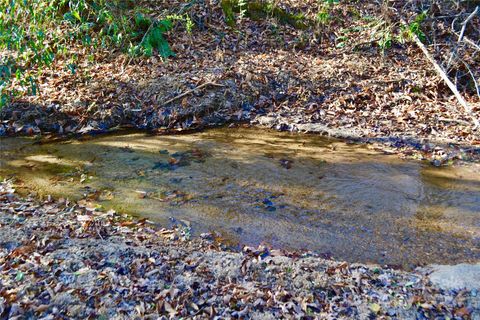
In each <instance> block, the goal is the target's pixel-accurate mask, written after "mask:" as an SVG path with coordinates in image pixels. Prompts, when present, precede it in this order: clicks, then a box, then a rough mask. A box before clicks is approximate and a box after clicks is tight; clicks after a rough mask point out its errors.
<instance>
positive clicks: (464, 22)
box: [458, 6, 479, 43]
mask: <svg viewBox="0 0 480 320" xmlns="http://www.w3.org/2000/svg"><path fill="white" fill-rule="evenodd" d="M478 9H479V6H476V7H475V10H473V12H472V13H470V15H469V16H468V17H467V19H465V21H463V22H462V30H461V31H460V37H459V38H458V43H460V42H461V41H462V39H463V36H464V35H465V29H466V28H467V23H468V22H469V21H470V20H472V19H473V17H475V16H476V14H477V12H478Z"/></svg>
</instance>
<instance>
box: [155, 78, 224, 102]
mask: <svg viewBox="0 0 480 320" xmlns="http://www.w3.org/2000/svg"><path fill="white" fill-rule="evenodd" d="M209 85H211V86H215V87H225V86H224V85H223V84H218V83H215V82H205V83H204V84H201V85H199V86H198V87H196V88H193V89H191V90H188V91H186V92H184V93H182V94H180V95H178V96H176V97H173V98H172V99H170V100H167V101H165V102H164V103H163V104H162V107H164V106H166V105H167V104H169V103H171V102H173V101H175V100H178V99H180V98H183V97H185V96H187V95H189V94H190V93H193V92H195V90H199V89H202V88H204V87H206V86H209Z"/></svg>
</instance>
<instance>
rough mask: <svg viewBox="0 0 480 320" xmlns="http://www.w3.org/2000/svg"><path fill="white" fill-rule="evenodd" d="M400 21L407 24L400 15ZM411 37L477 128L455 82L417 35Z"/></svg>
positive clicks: (479, 124) (471, 110)
mask: <svg viewBox="0 0 480 320" xmlns="http://www.w3.org/2000/svg"><path fill="white" fill-rule="evenodd" d="M400 21H401V22H402V24H403V25H404V26H408V24H407V22H406V21H405V19H403V18H402V17H400ZM412 37H413V40H414V41H415V44H416V45H417V46H418V47H419V48H420V50H422V52H423V54H424V55H425V57H426V58H427V60H428V61H429V62H430V63H431V64H432V65H433V67H434V68H435V71H436V72H437V74H438V75H439V76H440V77H441V78H442V79H443V81H444V82H445V83H446V85H447V86H448V87H449V88H450V90H451V91H452V93H453V94H454V95H455V98H457V101H458V102H459V103H460V104H461V105H462V107H463V108H464V110H465V111H466V112H467V113H468V115H469V116H470V118H472V122H473V124H474V125H475V128H478V127H479V126H480V123H479V121H478V119H477V118H476V117H475V115H474V112H473V109H472V108H471V107H470V105H469V104H468V103H467V101H466V100H465V99H464V98H463V97H462V95H461V94H460V92H458V89H457V87H456V86H455V84H453V82H452V81H451V80H450V79H449V78H448V76H447V74H446V73H445V71H444V70H443V68H442V67H441V66H440V65H439V64H438V63H437V62H436V61H435V59H434V58H433V57H432V56H431V54H430V53H429V52H428V50H427V48H426V47H425V45H424V44H423V43H422V41H420V39H419V38H418V36H417V35H416V34H413V35H412Z"/></svg>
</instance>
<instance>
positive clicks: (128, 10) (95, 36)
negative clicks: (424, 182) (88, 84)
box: [0, 0, 194, 108]
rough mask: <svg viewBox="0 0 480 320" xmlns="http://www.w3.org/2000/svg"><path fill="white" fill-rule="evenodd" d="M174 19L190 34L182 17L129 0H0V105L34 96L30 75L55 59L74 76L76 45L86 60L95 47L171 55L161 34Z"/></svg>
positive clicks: (189, 26) (188, 24) (190, 24)
mask: <svg viewBox="0 0 480 320" xmlns="http://www.w3.org/2000/svg"><path fill="white" fill-rule="evenodd" d="M175 21H181V22H183V23H185V28H186V30H187V31H188V32H189V33H190V32H192V30H193V27H194V24H193V22H192V21H191V19H190V18H189V17H188V15H186V14H185V15H182V16H171V17H165V18H163V19H160V20H158V19H154V18H152V17H149V16H147V15H145V14H144V13H142V10H141V8H138V7H135V6H134V2H133V0H110V1H107V0H29V1H26V0H0V108H1V107H2V106H4V105H5V104H6V103H8V101H9V100H10V99H11V97H12V96H15V95H19V94H35V93H36V92H37V85H36V81H35V79H37V77H38V76H39V75H40V74H41V73H42V71H43V69H44V68H45V67H48V66H49V65H51V64H52V63H53V61H54V60H55V59H56V58H59V57H62V58H65V59H66V60H71V62H70V63H68V64H67V66H66V68H67V69H68V70H70V71H71V72H72V74H74V73H75V72H76V69H77V64H76V63H75V62H74V61H73V60H75V59H74V57H73V55H75V50H74V49H75V48H76V47H78V46H85V47H86V49H87V50H90V55H89V56H88V57H89V59H88V60H89V61H90V62H93V61H94V57H95V55H94V52H95V51H96V50H97V49H99V48H109V49H119V50H124V48H126V49H127V50H128V52H129V53H130V54H132V55H146V56H151V55H153V54H155V53H158V54H159V55H160V56H161V57H164V58H167V57H170V56H173V55H174V53H173V52H172V50H171V48H170V46H169V44H168V42H167V40H166V38H165V33H166V32H167V31H169V30H171V29H172V27H173V23H174V22H175ZM91 57H92V59H90V58H91ZM19 86H20V87H22V88H23V89H21V92H15V91H14V90H13V89H12V88H13V87H17V88H18V87H19Z"/></svg>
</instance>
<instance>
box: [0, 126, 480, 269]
mask: <svg viewBox="0 0 480 320" xmlns="http://www.w3.org/2000/svg"><path fill="white" fill-rule="evenodd" d="M0 144H1V158H0V177H3V178H11V177H14V178H15V179H16V186H17V189H19V190H20V191H23V192H25V193H26V192H32V191H33V192H36V193H37V194H39V195H40V196H44V195H47V194H50V195H53V196H54V197H57V198H60V197H63V198H70V199H75V200H79V199H82V198H83V199H86V200H85V201H88V202H90V203H91V205H93V206H98V208H100V209H101V210H107V209H111V208H112V209H115V210H117V211H119V212H124V213H128V214H132V215H135V216H138V217H144V218H148V219H149V220H152V221H155V222H158V223H161V224H164V225H168V224H169V223H171V221H172V218H173V219H174V220H177V221H188V224H189V225H191V228H192V232H193V235H198V234H200V233H202V232H206V231H215V232H218V233H220V234H221V235H222V237H223V238H225V239H226V240H227V241H228V242H230V243H232V244H239V245H242V244H248V245H257V244H260V243H265V244H269V245H272V246H274V247H280V248H286V249H306V250H312V251H315V252H317V253H320V254H324V255H326V256H331V257H333V258H336V259H343V260H347V261H350V262H362V263H380V264H390V265H397V266H399V267H402V268H406V269H410V268H413V267H415V266H418V265H424V264H429V263H442V264H446V263H447V264H448V263H460V262H478V261H480V169H479V165H478V164H472V165H469V166H459V167H441V168H437V167H433V166H431V165H430V164H428V163H425V162H421V161H406V160H402V159H399V158H398V157H397V156H394V155H385V154H383V153H381V152H378V151H374V150H372V149H369V148H368V147H367V146H365V145H355V144H347V143H345V142H342V141H340V140H334V139H328V138H325V137H320V136H316V135H301V134H292V133H280V132H273V131H265V130H259V129H227V128H223V129H212V130H208V131H205V132H200V133H193V134H184V135H165V136H152V135H148V134H145V133H118V134H115V135H105V136H98V137H92V138H89V139H81V140H65V141H61V142H55V143H39V142H38V141H35V140H33V139H31V138H21V137H20V138H19V137H16V138H2V139H1V140H0Z"/></svg>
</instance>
